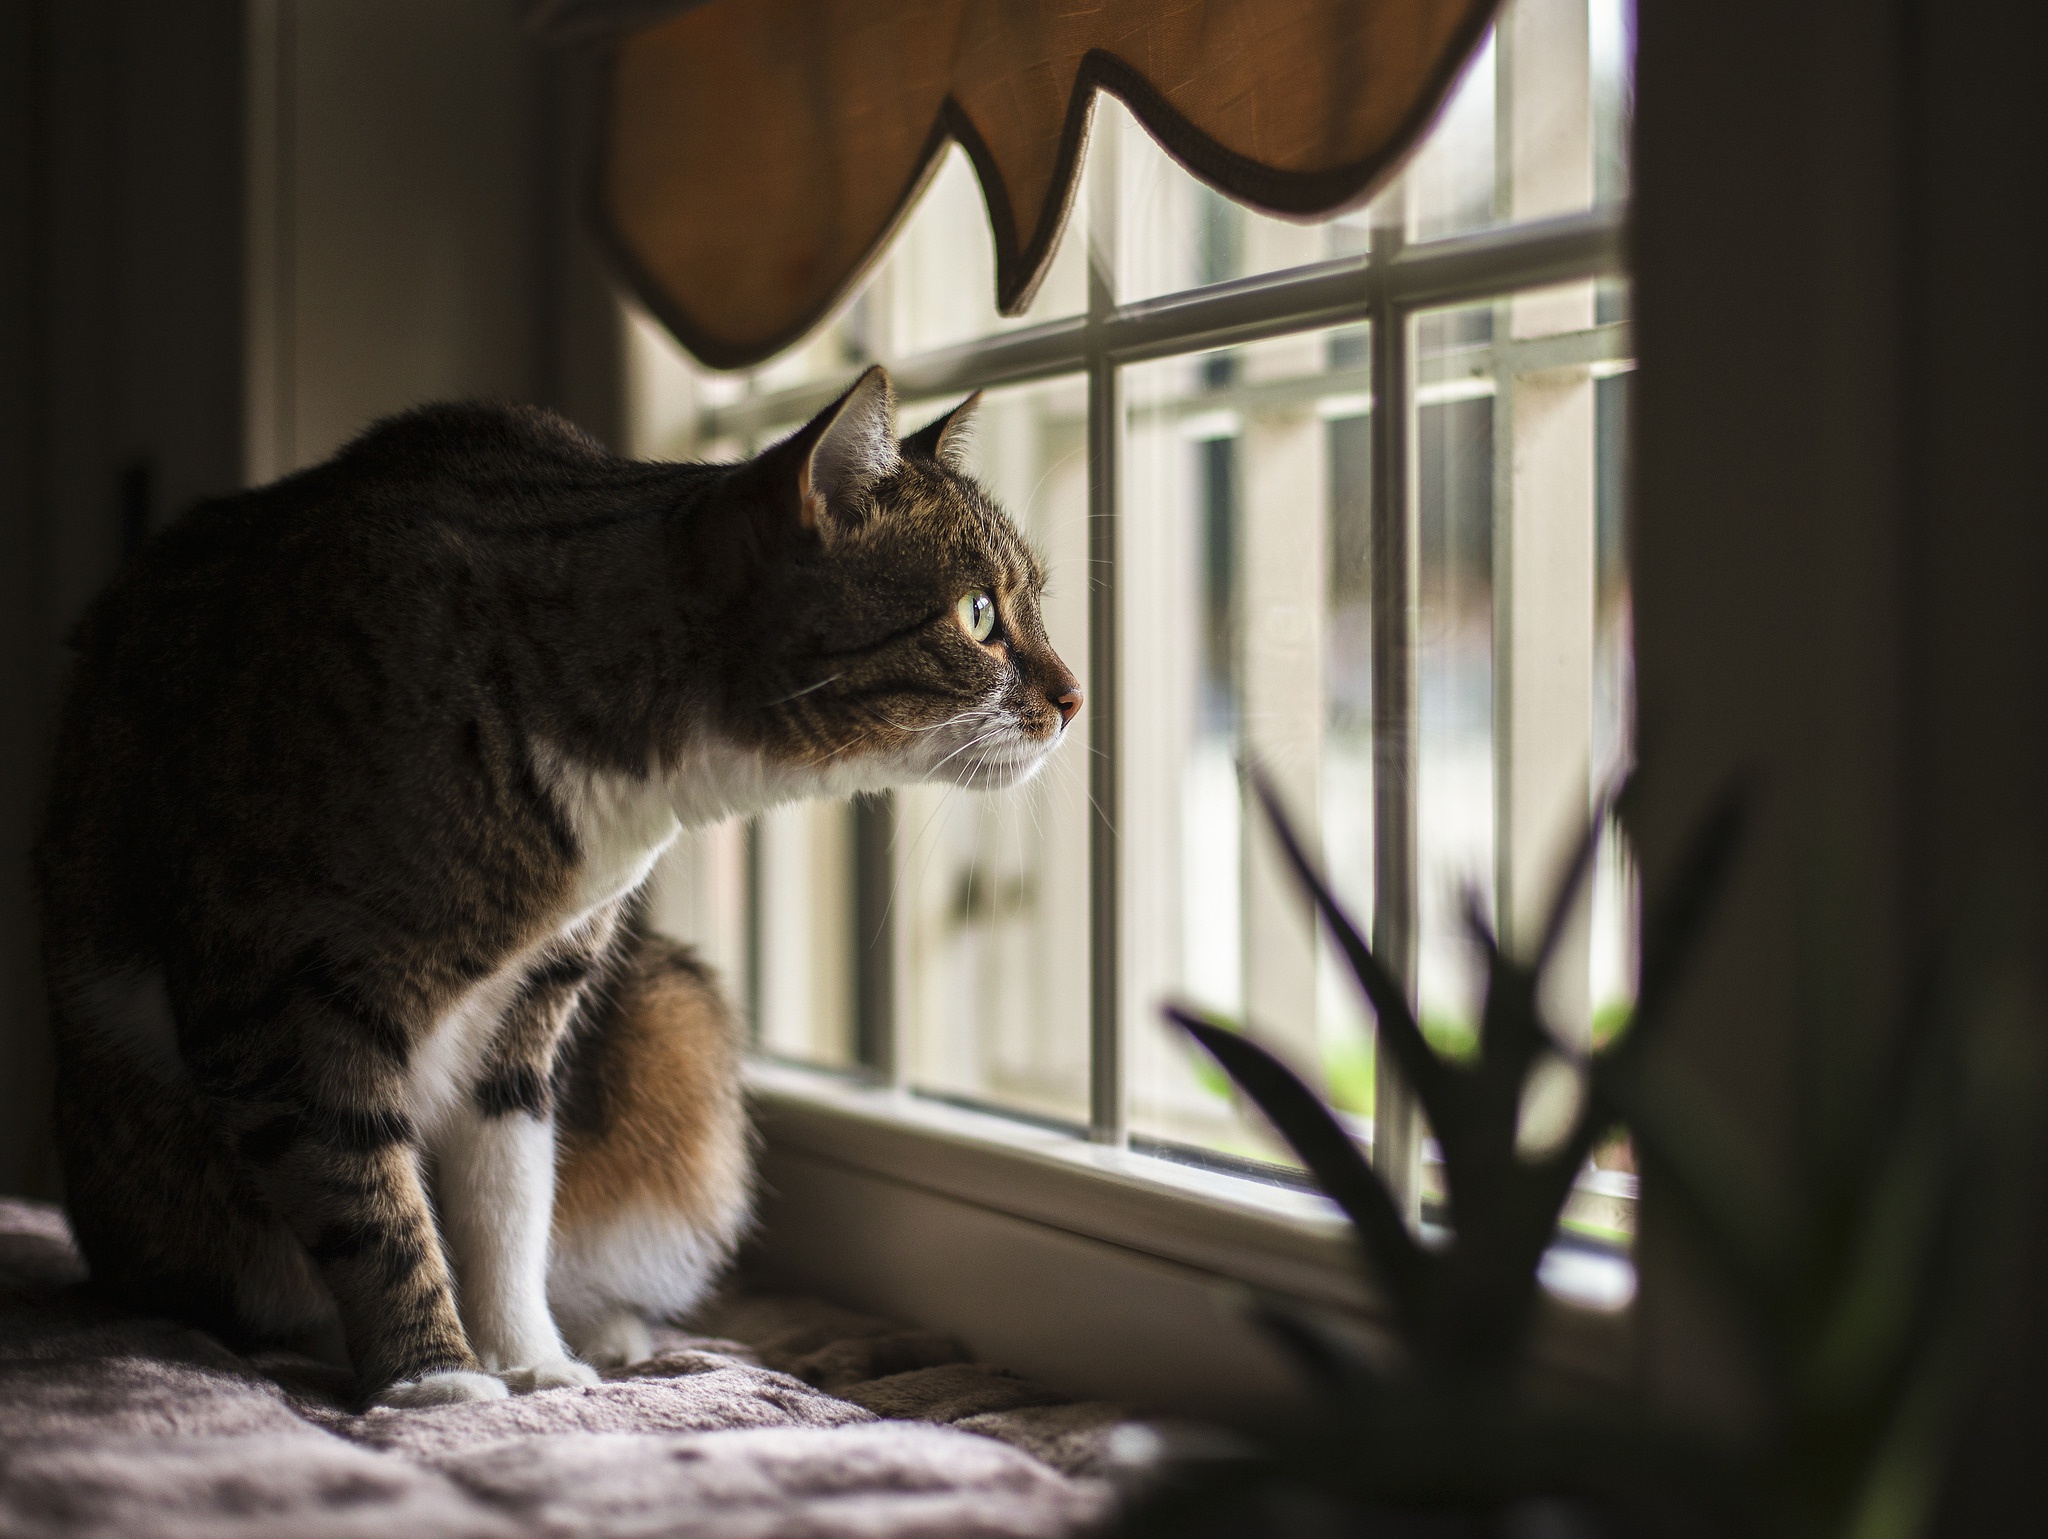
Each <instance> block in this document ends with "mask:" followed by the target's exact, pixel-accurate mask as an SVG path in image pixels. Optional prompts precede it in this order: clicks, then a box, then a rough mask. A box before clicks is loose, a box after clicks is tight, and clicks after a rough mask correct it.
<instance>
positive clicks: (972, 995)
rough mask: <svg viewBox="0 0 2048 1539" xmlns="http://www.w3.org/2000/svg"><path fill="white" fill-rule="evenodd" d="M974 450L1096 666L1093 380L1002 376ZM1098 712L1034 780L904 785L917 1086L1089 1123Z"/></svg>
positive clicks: (907, 1005) (1062, 635)
mask: <svg viewBox="0 0 2048 1539" xmlns="http://www.w3.org/2000/svg"><path fill="white" fill-rule="evenodd" d="M933 404H934V405H936V404H938V403H933ZM943 404H944V405H946V406H951V405H952V404H953V402H952V401H950V400H949V401H947V402H945V403H943ZM929 415H931V412H930V411H929V410H923V411H920V410H917V409H906V411H905V413H904V422H905V424H906V426H914V425H915V424H916V423H917V422H918V421H919V420H920V418H921V417H924V416H929ZM969 453H970V455H971V457H972V462H973V470H974V473H975V475H976V476H978V477H979V478H980V479H981V482H982V484H983V485H985V486H986V487H988V489H989V490H990V491H991V492H993V493H994V494H995V496H996V498H997V500H998V501H1000V502H1001V503H1002V504H1003V506H1004V507H1006V508H1007V509H1009V511H1010V513H1011V514H1012V516H1013V517H1015V518H1016V520H1017V522H1018V524H1019V525H1020V526H1021V527H1022V528H1023V530H1024V531H1025V533H1026V535H1027V536H1028V537H1029V538H1030V539H1031V541H1032V542H1033V544H1034V545H1036V547H1037V549H1038V552H1039V555H1040V557H1041V559H1042V560H1043V561H1044V563H1045V567H1046V572H1047V588H1046V596H1045V608H1044V614H1045V624H1046V630H1047V632H1048V633H1049V634H1050V636H1051V638H1052V642H1053V645H1054V647H1055V648H1057V649H1058V651H1059V653H1060V656H1061V657H1062V658H1063V659H1064V660H1065V662H1066V664H1067V666H1068V667H1069V668H1070V669H1072V670H1073V672H1074V674H1075V676H1076V677H1078V678H1082V679H1086V678H1087V677H1088V446H1087V384H1086V381H1085V380H1083V379H1080V378H1071V379H1060V380H1054V381H1050V382H1048V383H1045V384H1037V385H1028V386H1021V387H1016V388H1012V389H1007V390H992V391H990V392H989V393H988V394H987V395H986V396H985V397H983V400H982V404H981V409H980V412H979V414H978V416H977V417H976V419H975V426H974V433H973V437H972V440H971V447H970V450H969ZM1089 722H1090V715H1089V712H1088V710H1085V709H1084V710H1083V711H1082V712H1081V714H1080V716H1079V717H1077V718H1076V719H1075V721H1074V724H1073V725H1072V726H1071V727H1069V728H1068V729H1067V738H1068V741H1067V742H1065V743H1064V744H1062V745H1061V747H1060V749H1059V751H1058V752H1057V753H1056V754H1054V755H1053V757H1052V760H1051V762H1050V763H1048V764H1047V765H1046V767H1045V768H1044V769H1043V770H1041V771H1040V772H1039V774H1038V775H1037V777H1036V778H1035V779H1033V780H1032V781H1031V782H1030V783H1029V784H1027V785H1025V786H1022V787H1019V788H1016V789H1013V790H1007V791H995V792H975V791H966V790H962V789H960V788H958V787H953V786H917V787H912V788H910V789H907V790H904V791H900V792H898V793H897V815H896V840H895V844H896V848H895V859H894V872H895V884H896V887H895V901H894V904H893V908H894V915H893V923H894V924H895V925H896V926H897V929H898V942H897V945H898V952H897V954H898V956H899V957H900V958H901V959H902V964H903V965H902V972H901V977H902V983H901V984H900V985H899V989H898V995H897V1000H898V1003H897V1010H898V1018H899V1022H900V1025H901V1028H902V1032H903V1037H902V1040H903V1042H904V1044H905V1051H906V1053H907V1065H906V1067H907V1075H908V1078H909V1080H910V1082H911V1084H912V1085H914V1086H915V1087H916V1088H918V1089H920V1090H925V1091H929V1092H933V1093H937V1094H941V1095H948V1096H954V1097H960V1098H964V1099H967V1100H972V1101H977V1102H986V1103H990V1104H995V1105H1000V1106H1004V1107H1008V1108H1012V1109H1015V1110H1020V1111H1026V1112H1031V1113H1035V1114H1039V1115H1043V1116H1050V1117H1055V1118H1059V1119H1061V1120H1064V1121H1069V1122H1077V1123H1085V1122H1086V1121H1087V1117H1088V987H1089V982H1088V933H1089V932H1088V742H1089V733H1088V728H1089Z"/></svg>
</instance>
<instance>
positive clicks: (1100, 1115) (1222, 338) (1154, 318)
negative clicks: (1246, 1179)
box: [699, 168, 1630, 1215]
mask: <svg viewBox="0 0 2048 1539" xmlns="http://www.w3.org/2000/svg"><path fill="white" fill-rule="evenodd" d="M1103 169H1105V170H1110V174H1109V175H1105V176H1099V177H1098V182H1097V185H1098V194H1097V195H1098V196H1099V197H1102V198H1103V199H1104V205H1103V210H1102V212H1103V217H1098V218H1094V219H1091V220H1090V238H1091V241H1093V242H1097V245H1096V247H1095V249H1094V250H1092V251H1091V253H1090V262H1089V303H1088V309H1087V311H1086V312H1085V313H1084V314H1081V315H1078V316H1074V317H1071V318H1068V319H1063V320H1059V321H1055V322H1052V323H1049V324H1047V325H1043V326H1036V327H1031V328H1026V329H1022V330H1017V331H1011V332H1005V333H1001V334H998V335H995V336H991V337H987V338H982V339H977V340H975V341H972V342H968V343H963V344H960V345H957V346H953V347H947V348H942V349H937V350H934V351H932V352H928V353H924V354H920V355H917V356H913V357H909V358H904V359H899V360H894V361H892V362H891V363H890V371H891V374H892V376H893V377H894V379H895V380H896V383H897V386H898V389H899V390H900V391H901V392H902V393H903V394H905V395H909V396H929V395H944V394H952V393H965V392H967V391H971V390H978V389H984V388H988V387H992V386H997V385H1008V384H1020V383H1024V382H1028V381H1032V380H1039V379H1046V378H1050V377H1053V376H1056V375H1063V374H1073V373H1085V374H1086V376H1087V378H1088V388H1089V407H1088V454H1089V524H1090V544H1089V558H1090V566H1091V579H1090V604H1089V630H1090V656H1091V667H1090V679H1089V704H1090V709H1091V721H1092V724H1093V725H1092V727H1091V732H1092V734H1093V737H1092V742H1091V749H1092V752H1091V757H1090V766H1089V790H1090V793H1091V795H1092V796H1093V798H1094V802H1095V807H1094V811H1093V813H1092V815H1091V819H1090V830H1091V832H1090V901H1089V911H1090V923H1091V936H1090V947H1091V957H1090V1021H1089V1033H1090V1054H1089V1063H1090V1080H1091V1083H1090V1096H1089V1108H1090V1112H1089V1123H1090V1126H1089V1136H1090V1137H1091V1138H1092V1139H1093V1140H1095V1141H1098V1142H1103V1143H1109V1144H1122V1143H1123V1142H1124V1141H1125V1120H1126V1119H1125V1100H1126V1097H1125V1086H1124V1083H1123V1057H1124V1055H1123V1051H1122V1036H1121V1034H1122V1013H1123V1012H1122V1010H1121V1008H1120V1004H1121V992H1120V991H1121V978H1120V975H1119V971H1118V946H1117V940H1118V913H1119V904H1120V902H1121V883H1120V880H1119V868H1118V862H1119V849H1118V829H1117V824H1116V817H1117V805H1118V789H1119V777H1118V741H1117V716H1118V711H1117V672H1118V668H1119V665H1120V658H1119V655H1118V649H1117V634H1116V631H1117V584H1116V578H1117V549H1118V538H1117V532H1118V522H1119V512H1120V510H1119V507H1118V498H1119V495H1120V491H1119V487H1118V484H1117V454H1116V447H1117V443H1118V440H1119V437H1120V435H1121V432H1122V427H1123V424H1122V421H1121V416H1120V413H1121V406H1122V401H1121V391H1120V389H1119V386H1118V378H1119V371H1120V369H1121V368H1122V366H1124V365H1126V364H1131V363H1137V362H1142V361H1146V360H1149V359H1156V358H1164V357H1170V356H1174V355H1179V354H1185V353H1192V352H1199V351H1204V350H1207V349H1212V348H1217V347H1224V346H1230V345H1236V344H1243V343H1249V342H1256V341H1260V340H1263V339H1265V338H1268V337H1276V336H1282V335H1287V334H1290V333H1297V332H1302V331H1310V330H1320V329H1323V328H1327V327H1335V326H1342V325H1347V324H1355V323H1357V322H1360V321H1365V322H1368V323H1369V324H1370V337H1371V362H1370V365H1369V368H1368V369H1367V370H1366V371H1365V372H1364V377H1363V378H1362V379H1361V380H1360V381H1359V382H1360V383H1363V384H1368V385H1369V387H1370V390H1371V395H1372V402H1373V405H1372V412H1371V416H1372V422H1373V427H1372V432H1373V465H1374V470H1373V507H1372V550H1373V584H1374V587H1373V616H1374V619H1373V637H1372V641H1373V649H1374V656H1373V665H1372V666H1373V698H1374V732H1375V737H1376V748H1375V755H1374V760H1375V763H1374V771H1375V772H1374V799H1375V805H1374V812H1373V817H1374V826H1375V836H1374V847H1375V871H1374V888H1375V892H1374V921H1373V931H1374V934H1373V940H1374V945H1375V947H1376V949H1377V950H1378V951H1379V952H1380V954H1381V955H1382V956H1383V957H1384V958H1385V959H1386V960H1387V961H1388V962H1389V963H1390V964H1391V965H1392V966H1393V967H1394V968H1395V969H1396V971H1397V973H1398V974H1399V975H1400V977H1401V978H1402V980H1403V982H1404V983H1405V984H1406V986H1407V987H1408V989H1409V991H1410V995H1411V999H1412V996H1413V993H1414V986H1415V983H1414V979H1415V957H1416V945H1417V916H1416V903H1417V893H1416V847H1415V836H1416V802H1415V771H1416V762H1417V720H1416V711H1415V704H1416V689H1417V682H1416V673H1415V670H1416V650H1415V646H1416V637H1415V621H1416V610H1415V605H1416V586H1417V568H1416V562H1417V559H1418V539H1417V532H1416V516H1417V503H1416V488H1415V484H1414V475H1413V473H1412V465H1413V454H1412V445H1411V443H1410V439H1411V437H1412V432H1413V425H1412V424H1413V412H1412V410H1411V407H1412V404H1413V385H1412V378H1413V370H1412V367H1411V360H1410V322H1411V319H1412V317H1413V316H1414V315H1415V313H1416V312H1417V311H1419V310H1422V309H1427V308H1434V307H1439V306H1445V305H1453V304H1459V303H1466V302H1472V301H1478V300H1485V299H1493V298H1497V297H1499V296H1502V295H1504V294H1507V293H1509V292H1512V291H1516V290H1526V289H1531V288H1537V287H1542V286H1545V285H1550V284H1558V283H1566V282H1571V281H1574V280H1580V279H1592V278H1601V277H1608V276H1613V275H1618V274H1620V273H1622V272H1623V271H1624V270H1625V260H1624V254H1625V238H1626V228H1625V221H1624V217H1623V213H1622V211H1621V210H1618V209H1614V208H1598V209H1593V210H1590V211H1587V212H1584V213H1575V214H1570V215H1564V216H1559V217H1553V218H1546V219H1533V220H1528V221H1525V222H1522V223H1520V224H1512V225H1508V226H1505V227H1499V228H1494V229H1488V230H1484V231H1480V232H1478V233H1475V234H1470V235H1461V236H1456V237H1452V238H1448V239H1441V240H1432V241H1424V242H1415V243H1412V244H1411V243H1408V242H1407V241H1406V239H1405V223H1404V221H1403V220H1401V219H1400V218H1399V217H1398V216H1397V217H1396V218H1394V219H1390V220H1388V221H1386V222H1383V223H1380V224H1378V225H1376V226H1375V228H1374V231H1373V238H1372V242H1371V246H1370V249H1369V250H1368V251H1367V252H1366V253H1365V254H1364V255H1363V256H1362V257H1344V258H1340V259H1337V260H1333V261H1328V262H1320V263H1315V264H1311V265H1308V266H1304V267H1298V268H1294V269H1291V270H1287V271H1283V272H1277V273H1271V274H1262V275H1259V276H1256V277H1250V278H1244V279H1240V280H1236V281H1233V282H1228V283H1218V284H1213V285H1210V286H1208V287H1205V288H1200V289H1196V290H1192V291H1188V292H1183V293H1179V294H1173V295H1168V296H1165V297H1162V298H1156V299H1147V300H1142V301H1137V302H1134V303H1130V304H1118V303H1116V302H1115V297H1114V293H1113V288H1112V278H1111V274H1113V272H1114V271H1115V262H1114V250H1113V248H1112V247H1111V246H1110V244H1109V241H1110V240H1111V238H1112V234H1111V232H1113V230H1114V228H1115V224H1114V219H1113V218H1112V217H1109V215H1110V213H1111V210H1112V209H1113V203H1112V202H1111V201H1109V200H1110V199H1111V198H1113V188H1114V175H1113V169H1111V168H1103ZM1387 201H1388V202H1389V203H1390V204H1393V205H1396V206H1397V207H1398V205H1399V202H1400V200H1399V198H1398V197H1393V198H1389V199H1388V200H1387ZM1629 346H1630V337H1629V331H1628V328H1627V326H1626V325H1625V324H1609V325H1606V326H1596V327H1593V328H1591V329H1589V330H1586V331H1582V332H1577V333H1573V334H1569V335H1565V336H1557V337H1548V338H1543V339H1541V340H1538V341H1532V342H1526V343H1513V342H1506V341H1498V342H1496V344H1495V347H1494V349H1493V352H1494V354H1495V356H1494V357H1493V358H1491V359H1489V360H1488V361H1489V362H1491V363H1492V364H1493V365H1494V367H1495V368H1496V369H1507V368H1511V367H1522V368H1528V367H1535V366H1544V367H1557V366H1565V365H1568V364H1578V363H1590V362H1598V361H1604V360H1610V359H1616V358H1624V357H1626V356H1628V349H1629ZM1510 351H1514V352H1516V353H1518V354H1520V353H1524V352H1526V353H1527V354H1530V355H1540V356H1529V357H1515V358H1510V357H1507V356H1505V354H1507V353H1508V352H1510ZM840 388H841V386H840V385H838V384H835V383H831V382H812V383H806V384H802V385H796V386H791V387H789V388H786V389H783V390H777V391H773V392H763V393H761V394H758V395H750V396H747V397H744V398H742V399H741V400H739V401H736V402H732V403H730V404H725V405H720V406H714V407H709V408H706V409H705V410H704V412H703V413H702V414H701V416H700V419H699V434H700V436H701V437H703V438H725V437H733V438H738V439H741V440H742V441H748V440H751V439H753V438H755V437H757V436H759V435H761V434H763V433H766V432H769V431H773V430H775V429H778V428H780V427H782V426H784V425H786V424H788V423H790V422H792V421H800V420H803V419H804V418H806V417H808V416H810V415H812V414H813V413H815V412H816V411H818V410H820V409H821V408H822V407H824V406H825V405H827V404H828V403H830V402H831V401H832V400H833V399H835V398H836V397H837V395H838V394H839V390H840ZM1323 388H1324V389H1327V388H1328V386H1327V382H1326V383H1325V384H1324V386H1323ZM1425 388H1426V382H1425ZM1205 404H1213V403H1205ZM750 885H751V884H750ZM750 906H751V907H758V898H751V897H750ZM756 925H758V919H757V920H756ZM886 946H887V938H886V936H885V935H869V936H866V937H865V938H864V944H863V948H862V949H863V951H866V952H869V953H871V954H873V953H878V952H879V951H880V950H882V949H885V948H886ZM751 949H754V948H750V950H751ZM757 965H758V964H757ZM871 992H873V993H874V994H875V995H876V998H875V999H872V1000H871V999H869V998H867V996H866V995H865V994H864V995H863V1000H862V1003H863V1006H864V1008H863V1011H862V1018H863V1019H862V1025H863V1030H862V1032H861V1037H862V1042H861V1048H862V1056H863V1058H864V1059H866V1060H867V1062H868V1063H869V1064H870V1065H871V1066H872V1067H874V1068H877V1069H881V1070H882V1071H883V1072H884V1073H887V1072H889V1070H890V1069H891V1068H893V1067H894V1066H895V1065H900V1064H901V1063H902V1061H903V1056H902V1051H901V1045H900V1044H898V1043H896V1042H895V1041H894V1040H893V1038H892V1039H891V1040H890V1041H888V1042H883V1041H881V1040H879V1036H880V1034H881V1033H880V1031H879V1024H878V1022H877V1021H876V1018H875V1012H877V1011H878V1010H879V1009H880V1008H881V1005H880V997H881V991H880V990H879V989H876V990H872V991H871ZM897 1029H900V1022H899V1023H897ZM1377 1080H1378V1086H1379V1090H1378V1092H1377V1094H1378V1107H1377V1111H1376V1116H1375V1132H1374V1149H1373V1157H1374V1161H1375V1163H1376V1164H1377V1165H1378V1166H1379V1167H1380V1168H1381V1169H1382V1170H1383V1171H1385V1172H1386V1173H1387V1175H1388V1178H1389V1180H1390V1181H1391V1182H1392V1183H1393V1184H1394V1185H1395V1187H1396V1189H1397V1190H1399V1191H1400V1192H1401V1193H1402V1194H1403V1198H1404V1202H1405V1205H1406V1206H1407V1207H1408V1209H1409V1211H1410V1213H1411V1215H1413V1214H1416V1213H1419V1204H1420V1156H1421V1142H1422V1139H1421V1119H1420V1115H1419V1111H1418V1109H1417V1108H1416V1107H1415V1106H1414V1104H1413V1102H1412V1099H1411V1098H1410V1097H1409V1096H1408V1094H1407V1093H1406V1091H1405V1090H1404V1089H1403V1087H1402V1086H1401V1084H1400V1081H1399V1078H1398V1076H1397V1075H1396V1074H1395V1073H1394V1071H1393V1066H1392V1065H1391V1064H1390V1063H1389V1062H1388V1061H1387V1060H1386V1057H1385V1056H1384V1055H1381V1057H1380V1060H1379V1063H1378V1065H1377Z"/></svg>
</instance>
